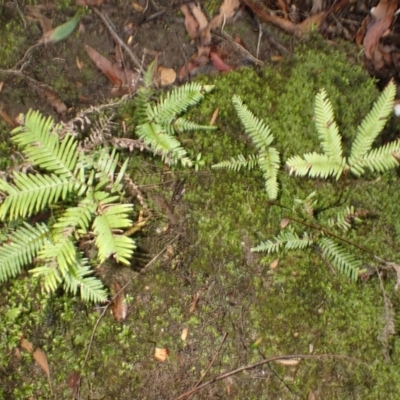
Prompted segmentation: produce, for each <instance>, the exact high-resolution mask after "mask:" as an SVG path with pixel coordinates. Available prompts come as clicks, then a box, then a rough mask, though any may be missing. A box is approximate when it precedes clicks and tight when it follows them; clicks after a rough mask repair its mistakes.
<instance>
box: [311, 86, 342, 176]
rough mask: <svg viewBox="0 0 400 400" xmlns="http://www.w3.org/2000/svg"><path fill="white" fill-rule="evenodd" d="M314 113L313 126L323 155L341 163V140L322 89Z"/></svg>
mask: <svg viewBox="0 0 400 400" xmlns="http://www.w3.org/2000/svg"><path fill="white" fill-rule="evenodd" d="M314 112H315V125H316V128H317V132H318V136H319V139H320V141H321V146H322V149H323V151H324V154H326V155H327V156H328V157H329V158H330V159H331V160H337V161H339V162H341V160H342V159H343V157H342V154H343V150H342V140H341V137H340V135H339V129H338V127H337V125H336V122H335V116H334V114H333V108H332V104H331V102H330V101H329V99H328V98H327V94H326V92H325V90H324V89H322V90H321V91H320V92H319V93H318V94H317V96H316V98H315V109H314ZM310 172H311V171H310Z"/></svg>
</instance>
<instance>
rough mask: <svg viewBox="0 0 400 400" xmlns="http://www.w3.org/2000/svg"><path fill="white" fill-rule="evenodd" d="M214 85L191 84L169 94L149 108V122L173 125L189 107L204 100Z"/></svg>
mask: <svg viewBox="0 0 400 400" xmlns="http://www.w3.org/2000/svg"><path fill="white" fill-rule="evenodd" d="M213 88H214V86H212V85H200V84H199V83H195V82H191V83H187V84H185V85H183V86H180V87H179V88H177V89H174V90H172V91H170V92H168V93H167V95H166V96H165V97H164V98H161V99H160V101H159V102H158V104H156V105H151V104H149V105H148V107H147V115H148V118H149V121H152V122H156V123H158V124H161V125H164V124H168V123H171V122H172V121H173V120H174V119H176V118H177V117H178V116H179V115H180V114H181V113H183V112H184V111H186V110H187V109H188V108H189V107H191V106H194V105H196V104H197V103H199V102H200V101H201V100H203V98H204V95H205V94H206V93H209V92H211V90H212V89H213Z"/></svg>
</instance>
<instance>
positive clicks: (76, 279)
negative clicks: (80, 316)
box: [63, 259, 107, 303]
mask: <svg viewBox="0 0 400 400" xmlns="http://www.w3.org/2000/svg"><path fill="white" fill-rule="evenodd" d="M86 263H87V261H86V260H85V259H82V260H81V264H80V265H79V266H75V267H74V268H73V270H70V271H69V273H68V274H67V275H65V278H64V284H63V286H64V288H65V289H66V290H67V291H69V292H71V293H73V294H76V293H77V290H78V288H79V289H80V293H81V298H82V300H84V301H91V302H98V303H102V302H104V301H106V300H107V291H106V290H105V289H104V285H103V283H102V282H101V280H100V279H98V278H96V277H94V276H92V274H93V272H92V271H91V269H90V267H88V266H87V265H86Z"/></svg>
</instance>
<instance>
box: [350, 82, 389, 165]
mask: <svg viewBox="0 0 400 400" xmlns="http://www.w3.org/2000/svg"><path fill="white" fill-rule="evenodd" d="M395 95H396V85H395V84H394V83H393V82H392V81H391V82H390V83H389V84H388V85H387V87H386V89H385V90H384V91H383V92H382V94H381V95H380V97H379V99H378V101H377V102H376V103H375V104H374V106H373V108H372V110H371V111H370V112H369V113H368V114H367V116H366V117H365V118H364V120H363V121H362V123H361V125H360V126H359V127H358V130H357V136H356V138H355V140H354V143H353V145H352V148H351V153H350V157H349V164H350V165H351V166H352V165H355V164H356V163H357V162H358V161H359V160H360V159H361V158H363V157H364V156H365V155H366V154H367V152H368V151H369V150H370V149H371V147H372V144H373V143H374V141H375V139H376V138H377V136H378V135H379V133H380V132H382V130H383V128H384V126H385V124H386V122H387V121H388V119H389V116H390V114H391V113H392V112H393V101H394V98H395Z"/></svg>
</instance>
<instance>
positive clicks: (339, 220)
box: [328, 206, 361, 231]
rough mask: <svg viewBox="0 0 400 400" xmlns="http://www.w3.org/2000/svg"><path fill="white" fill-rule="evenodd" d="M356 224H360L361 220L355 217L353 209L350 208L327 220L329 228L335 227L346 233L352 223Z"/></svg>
mask: <svg viewBox="0 0 400 400" xmlns="http://www.w3.org/2000/svg"><path fill="white" fill-rule="evenodd" d="M357 222H361V219H360V218H358V217H357V214H356V211H355V209H354V207H353V206H350V207H346V209H345V210H341V211H340V212H338V213H337V214H336V216H335V217H333V218H329V220H328V225H329V226H331V227H334V226H337V227H339V228H340V229H343V230H344V231H348V230H349V229H350V228H351V226H352V223H357Z"/></svg>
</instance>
